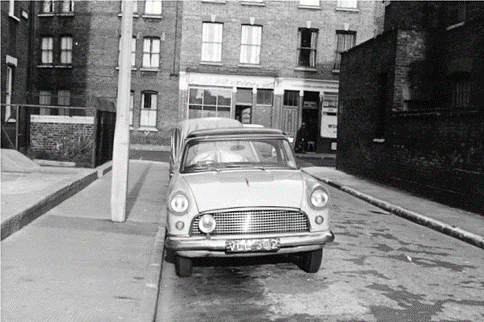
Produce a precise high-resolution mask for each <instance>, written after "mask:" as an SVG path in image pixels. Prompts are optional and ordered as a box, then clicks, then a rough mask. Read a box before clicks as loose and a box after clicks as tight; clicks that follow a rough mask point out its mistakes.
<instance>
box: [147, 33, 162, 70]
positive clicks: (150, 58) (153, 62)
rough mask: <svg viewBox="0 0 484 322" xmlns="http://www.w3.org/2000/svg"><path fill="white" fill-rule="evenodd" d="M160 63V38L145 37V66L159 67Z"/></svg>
mask: <svg viewBox="0 0 484 322" xmlns="http://www.w3.org/2000/svg"><path fill="white" fill-rule="evenodd" d="M159 64H160V39H159V38H155V37H147V38H144V42H143V67H150V68H157V67H158V66H159Z"/></svg>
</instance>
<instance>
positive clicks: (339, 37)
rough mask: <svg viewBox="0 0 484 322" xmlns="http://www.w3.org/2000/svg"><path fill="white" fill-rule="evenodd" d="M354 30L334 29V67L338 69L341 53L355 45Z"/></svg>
mask: <svg viewBox="0 0 484 322" xmlns="http://www.w3.org/2000/svg"><path fill="white" fill-rule="evenodd" d="M355 40H356V32H354V31H336V59H335V62H334V69H336V70H339V69H340V67H341V53H342V52H344V51H346V50H348V49H350V48H351V47H353V46H354V45H355Z"/></svg>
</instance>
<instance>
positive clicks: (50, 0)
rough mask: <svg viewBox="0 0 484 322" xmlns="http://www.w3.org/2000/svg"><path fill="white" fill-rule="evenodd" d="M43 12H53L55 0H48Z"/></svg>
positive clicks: (45, 2)
mask: <svg viewBox="0 0 484 322" xmlns="http://www.w3.org/2000/svg"><path fill="white" fill-rule="evenodd" d="M42 12H43V13H52V12H54V1H53V0H46V1H44V3H43V6H42Z"/></svg>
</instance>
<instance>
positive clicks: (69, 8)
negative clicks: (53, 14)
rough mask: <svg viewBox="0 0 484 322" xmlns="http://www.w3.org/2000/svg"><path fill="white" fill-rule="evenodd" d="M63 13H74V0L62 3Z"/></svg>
mask: <svg viewBox="0 0 484 322" xmlns="http://www.w3.org/2000/svg"><path fill="white" fill-rule="evenodd" d="M61 11H62V12H64V13H68V12H74V1H73V0H64V1H62V8H61Z"/></svg>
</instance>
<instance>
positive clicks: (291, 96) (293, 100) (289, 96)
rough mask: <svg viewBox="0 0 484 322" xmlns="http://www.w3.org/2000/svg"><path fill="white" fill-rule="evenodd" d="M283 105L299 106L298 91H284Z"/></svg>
mask: <svg viewBox="0 0 484 322" xmlns="http://www.w3.org/2000/svg"><path fill="white" fill-rule="evenodd" d="M284 106H294V107H297V106H299V92H298V91H284Z"/></svg>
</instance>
